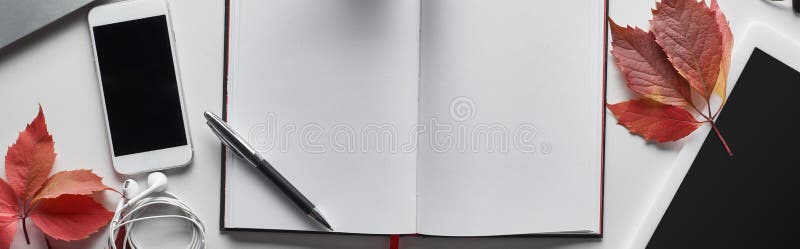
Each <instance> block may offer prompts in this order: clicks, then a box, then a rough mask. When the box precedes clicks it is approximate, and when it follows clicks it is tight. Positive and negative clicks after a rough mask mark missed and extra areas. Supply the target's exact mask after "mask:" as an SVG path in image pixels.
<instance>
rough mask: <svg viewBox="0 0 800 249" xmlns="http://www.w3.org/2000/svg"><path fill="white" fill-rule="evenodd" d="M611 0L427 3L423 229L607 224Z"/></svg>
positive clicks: (495, 230) (587, 228)
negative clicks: (606, 72) (607, 9)
mask: <svg viewBox="0 0 800 249" xmlns="http://www.w3.org/2000/svg"><path fill="white" fill-rule="evenodd" d="M603 2H604V1H600V0H596V1H588V0H586V1H535V0H494V1H485V0H424V1H422V3H421V11H422V18H421V27H422V28H421V30H422V32H421V33H422V35H421V53H420V55H421V58H420V59H421V64H420V73H421V79H420V98H421V100H420V120H421V121H422V122H427V123H429V124H430V123H431V122H434V125H429V126H428V127H429V129H428V130H427V131H426V132H422V133H420V150H419V152H418V153H419V166H418V172H417V174H418V176H419V177H418V186H417V188H418V192H419V199H418V230H419V233H422V234H432V235H452V236H478V235H481V236H483V235H506V234H530V233H561V232H566V233H599V231H600V215H601V211H600V203H601V148H602V146H601V144H602V117H603V115H604V110H603V98H602V97H603V91H602V86H603V76H602V75H603V71H602V70H603V54H604V53H605V51H604V49H603V45H604V43H605V41H604V38H603V34H604V30H605V26H604V16H603V13H604V6H603ZM432 120H435V121H432ZM434 134H439V135H436V136H434ZM446 134H450V136H447V135H446ZM487 137H490V138H489V139H487ZM432 138H434V139H432Z"/></svg>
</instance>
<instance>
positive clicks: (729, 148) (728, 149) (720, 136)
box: [708, 120, 733, 157]
mask: <svg viewBox="0 0 800 249" xmlns="http://www.w3.org/2000/svg"><path fill="white" fill-rule="evenodd" d="M708 123H709V124H711V128H712V129H714V132H715V133H717V137H718V138H719V141H720V142H722V146H724V147H725V151H727V152H728V155H729V156H731V157H733V152H731V147H729V146H728V142H726V141H725V138H724V137H722V133H720V132H719V128H717V125H716V124H714V121H712V120H709V121H708Z"/></svg>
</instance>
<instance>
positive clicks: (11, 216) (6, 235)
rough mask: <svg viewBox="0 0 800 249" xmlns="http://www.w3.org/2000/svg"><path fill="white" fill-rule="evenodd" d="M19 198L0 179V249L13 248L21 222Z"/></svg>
mask: <svg viewBox="0 0 800 249" xmlns="http://www.w3.org/2000/svg"><path fill="white" fill-rule="evenodd" d="M18 213H19V198H17V194H16V193H14V190H13V189H11V186H8V183H6V181H3V180H2V179H0V248H3V249H5V248H9V247H11V240H13V239H14V234H15V233H16V232H17V222H19V217H17V214H18Z"/></svg>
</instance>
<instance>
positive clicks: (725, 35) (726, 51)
mask: <svg viewBox="0 0 800 249" xmlns="http://www.w3.org/2000/svg"><path fill="white" fill-rule="evenodd" d="M711 10H713V11H714V17H715V18H716V19H717V24H718V25H719V30H720V33H721V34H722V62H721V64H720V66H719V77H717V81H716V83H715V84H716V85H715V86H714V93H716V94H717V95H719V97H720V98H722V101H723V103H724V101H725V100H726V99H725V97H726V96H725V95H726V94H727V92H726V91H727V86H728V72H729V71H730V68H731V51H732V50H733V32H731V26H730V25H729V24H728V19H727V18H725V14H724V13H722V10H721V9H720V8H719V4H718V3H717V0H711Z"/></svg>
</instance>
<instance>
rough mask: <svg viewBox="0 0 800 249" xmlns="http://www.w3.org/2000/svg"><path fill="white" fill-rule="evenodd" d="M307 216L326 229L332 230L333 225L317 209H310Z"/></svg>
mask: <svg viewBox="0 0 800 249" xmlns="http://www.w3.org/2000/svg"><path fill="white" fill-rule="evenodd" d="M308 216H310V217H311V219H313V220H315V221H316V222H317V223H319V224H320V225H322V226H323V227H325V228H326V229H328V231H333V227H331V224H329V223H328V221H327V220H325V217H323V216H322V213H320V212H319V210H317V209H316V208H314V209H312V210H311V213H310V214H308Z"/></svg>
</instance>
